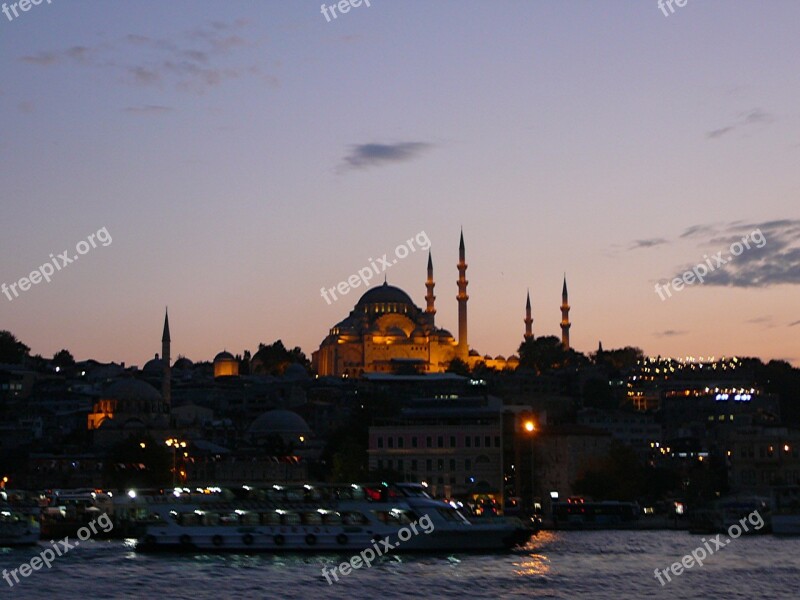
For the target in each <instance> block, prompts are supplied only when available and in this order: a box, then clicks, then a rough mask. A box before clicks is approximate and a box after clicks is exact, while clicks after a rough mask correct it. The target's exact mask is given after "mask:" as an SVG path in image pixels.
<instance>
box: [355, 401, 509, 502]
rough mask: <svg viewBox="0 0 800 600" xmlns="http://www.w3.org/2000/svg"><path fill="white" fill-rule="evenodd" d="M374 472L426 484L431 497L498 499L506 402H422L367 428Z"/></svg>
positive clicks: (411, 403)
mask: <svg viewBox="0 0 800 600" xmlns="http://www.w3.org/2000/svg"><path fill="white" fill-rule="evenodd" d="M368 454H369V468H370V471H378V472H380V471H394V472H398V473H401V474H402V475H403V476H404V477H405V479H407V480H409V481H424V482H426V483H427V484H428V487H429V491H430V492H431V494H432V495H433V496H438V497H448V498H451V497H458V498H470V497H474V496H491V497H496V498H497V499H498V500H499V498H500V497H501V492H502V487H503V484H502V482H503V403H502V401H501V400H500V399H499V398H494V397H491V396H489V397H479V398H476V397H472V398H459V399H457V400H453V399H420V400H416V401H412V402H409V403H408V404H407V407H406V408H404V409H403V410H402V411H401V416H400V417H399V418H397V419H392V420H390V421H387V422H385V423H380V424H376V425H374V426H372V427H370V428H369V450H368Z"/></svg>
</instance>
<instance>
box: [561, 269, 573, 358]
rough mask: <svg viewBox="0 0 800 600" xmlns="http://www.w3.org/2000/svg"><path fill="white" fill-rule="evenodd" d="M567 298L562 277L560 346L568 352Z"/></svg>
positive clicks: (565, 285)
mask: <svg viewBox="0 0 800 600" xmlns="http://www.w3.org/2000/svg"><path fill="white" fill-rule="evenodd" d="M570 326H571V325H570V322H569V298H568V295H567V276H566V274H565V275H564V287H563V288H562V289H561V345H562V346H564V350H569V328H570Z"/></svg>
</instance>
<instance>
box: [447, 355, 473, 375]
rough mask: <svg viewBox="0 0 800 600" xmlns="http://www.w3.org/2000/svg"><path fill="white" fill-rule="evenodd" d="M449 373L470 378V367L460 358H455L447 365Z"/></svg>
mask: <svg viewBox="0 0 800 600" xmlns="http://www.w3.org/2000/svg"><path fill="white" fill-rule="evenodd" d="M446 372H447V373H455V374H456V375H463V376H464V377H467V376H469V365H468V364H467V363H465V362H464V361H463V360H461V359H460V358H454V359H453V360H451V361H450V364H449V365H447V371H446Z"/></svg>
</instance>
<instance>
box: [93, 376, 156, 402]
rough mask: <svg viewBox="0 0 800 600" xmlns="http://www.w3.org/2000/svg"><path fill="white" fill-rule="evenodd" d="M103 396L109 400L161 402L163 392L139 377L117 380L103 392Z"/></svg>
mask: <svg viewBox="0 0 800 600" xmlns="http://www.w3.org/2000/svg"><path fill="white" fill-rule="evenodd" d="M103 397H104V398H107V399H109V400H120V401H122V402H128V401H140V400H144V401H146V402H159V401H161V394H160V393H159V391H158V390H157V389H156V388H154V387H153V386H152V385H150V384H149V383H145V382H144V381H139V380H138V379H120V380H118V381H115V382H114V383H112V384H111V385H110V386H108V387H107V388H106V391H105V392H103Z"/></svg>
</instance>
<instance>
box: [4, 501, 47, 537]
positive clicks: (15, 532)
mask: <svg viewBox="0 0 800 600" xmlns="http://www.w3.org/2000/svg"><path fill="white" fill-rule="evenodd" d="M38 541H39V521H38V509H36V507H25V506H21V505H19V504H18V503H17V502H14V499H13V498H11V497H9V494H8V493H7V492H6V491H2V492H0V547H10V546H33V545H35V544H36V543H38Z"/></svg>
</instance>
